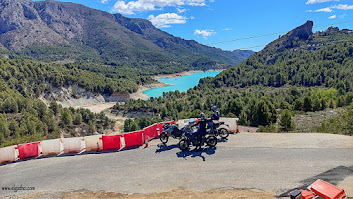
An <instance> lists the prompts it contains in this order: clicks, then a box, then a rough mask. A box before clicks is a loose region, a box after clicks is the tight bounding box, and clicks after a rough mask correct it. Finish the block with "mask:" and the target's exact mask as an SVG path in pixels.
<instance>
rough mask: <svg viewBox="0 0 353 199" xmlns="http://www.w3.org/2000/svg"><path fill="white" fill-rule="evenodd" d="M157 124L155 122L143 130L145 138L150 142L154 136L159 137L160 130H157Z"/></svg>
mask: <svg viewBox="0 0 353 199" xmlns="http://www.w3.org/2000/svg"><path fill="white" fill-rule="evenodd" d="M157 125H158V124H154V125H152V126H149V127H147V128H145V129H144V132H143V140H144V141H147V142H149V141H150V140H152V139H154V138H158V131H157Z"/></svg>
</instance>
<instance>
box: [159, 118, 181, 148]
mask: <svg viewBox="0 0 353 199" xmlns="http://www.w3.org/2000/svg"><path fill="white" fill-rule="evenodd" d="M182 135H183V131H182V130H179V128H178V126H177V125H176V124H170V123H164V124H163V128H162V133H161V134H160V135H159V139H160V140H161V142H162V143H163V144H167V142H168V140H169V137H172V138H174V139H180V138H181V136H182Z"/></svg>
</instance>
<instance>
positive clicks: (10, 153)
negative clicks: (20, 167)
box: [0, 145, 18, 164]
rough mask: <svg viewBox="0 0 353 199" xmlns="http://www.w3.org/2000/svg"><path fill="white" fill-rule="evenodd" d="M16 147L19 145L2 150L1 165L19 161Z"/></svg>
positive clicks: (0, 151)
mask: <svg viewBox="0 0 353 199" xmlns="http://www.w3.org/2000/svg"><path fill="white" fill-rule="evenodd" d="M16 147H17V145H15V146H8V147H4V148H0V164H2V163H6V162H13V161H15V160H17V157H18V154H17V151H16Z"/></svg>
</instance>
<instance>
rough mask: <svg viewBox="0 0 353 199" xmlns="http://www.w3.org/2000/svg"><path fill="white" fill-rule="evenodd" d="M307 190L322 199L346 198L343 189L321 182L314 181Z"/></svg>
mask: <svg viewBox="0 0 353 199" xmlns="http://www.w3.org/2000/svg"><path fill="white" fill-rule="evenodd" d="M308 189H309V190H311V191H313V192H314V193H316V194H317V195H319V196H320V197H322V198H324V199H341V198H345V197H346V195H345V194H344V190H343V189H340V188H338V187H336V186H335V185H333V184H330V183H328V182H326V181H323V180H316V182H314V183H313V184H312V185H310V186H309V188H308Z"/></svg>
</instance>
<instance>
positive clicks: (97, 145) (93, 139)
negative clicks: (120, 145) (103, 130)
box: [85, 135, 103, 151]
mask: <svg viewBox="0 0 353 199" xmlns="http://www.w3.org/2000/svg"><path fill="white" fill-rule="evenodd" d="M101 138H102V135H92V136H86V137H85V144H86V151H99V150H102V149H103V143H102V140H101Z"/></svg>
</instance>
